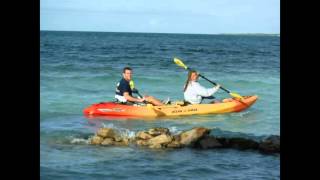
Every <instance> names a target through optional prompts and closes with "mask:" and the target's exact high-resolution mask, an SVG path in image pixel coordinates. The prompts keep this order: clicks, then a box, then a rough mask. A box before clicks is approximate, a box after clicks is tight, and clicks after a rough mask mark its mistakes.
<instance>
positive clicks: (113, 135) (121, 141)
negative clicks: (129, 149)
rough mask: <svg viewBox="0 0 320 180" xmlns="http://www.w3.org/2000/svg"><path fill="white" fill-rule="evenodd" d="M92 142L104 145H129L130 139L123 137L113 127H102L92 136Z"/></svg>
mask: <svg viewBox="0 0 320 180" xmlns="http://www.w3.org/2000/svg"><path fill="white" fill-rule="evenodd" d="M90 144H93V145H102V146H111V145H116V146H124V145H129V139H128V138H125V137H121V136H120V135H119V134H118V133H117V132H116V131H115V130H113V129H111V128H100V129H98V131H97V133H96V134H95V135H94V136H93V137H92V138H91V140H90Z"/></svg>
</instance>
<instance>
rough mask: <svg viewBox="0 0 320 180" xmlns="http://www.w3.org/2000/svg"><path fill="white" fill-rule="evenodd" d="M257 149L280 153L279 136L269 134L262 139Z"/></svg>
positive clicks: (264, 151)
mask: <svg viewBox="0 0 320 180" xmlns="http://www.w3.org/2000/svg"><path fill="white" fill-rule="evenodd" d="M259 150H260V151H261V152H263V153H280V136H276V135H271V136H269V137H267V138H266V139H264V140H262V142H261V143H260V145H259Z"/></svg>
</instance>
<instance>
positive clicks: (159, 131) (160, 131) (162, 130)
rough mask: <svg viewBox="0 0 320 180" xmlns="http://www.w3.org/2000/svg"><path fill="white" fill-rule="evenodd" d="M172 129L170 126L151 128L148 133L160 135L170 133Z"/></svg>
mask: <svg viewBox="0 0 320 180" xmlns="http://www.w3.org/2000/svg"><path fill="white" fill-rule="evenodd" d="M169 133H170V131H169V129H168V128H152V129H149V131H148V134H150V135H152V136H158V135H160V134H168V135H169Z"/></svg>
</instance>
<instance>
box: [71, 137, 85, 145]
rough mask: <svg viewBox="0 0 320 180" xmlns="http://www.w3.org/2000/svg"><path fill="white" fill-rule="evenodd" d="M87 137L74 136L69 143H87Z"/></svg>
mask: <svg viewBox="0 0 320 180" xmlns="http://www.w3.org/2000/svg"><path fill="white" fill-rule="evenodd" d="M89 139H90V138H89ZM89 139H83V138H74V139H71V141H70V143H71V144H89Z"/></svg>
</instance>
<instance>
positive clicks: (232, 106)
mask: <svg viewBox="0 0 320 180" xmlns="http://www.w3.org/2000/svg"><path fill="white" fill-rule="evenodd" d="M243 97H244V99H242V100H240V99H235V98H227V99H223V100H222V102H218V103H213V104H190V105H181V104H179V103H173V104H169V105H163V106H153V105H151V104H143V105H139V104H134V105H125V104H120V103H115V102H102V103H98V104H92V105H91V106H89V107H87V108H85V109H84V110H83V113H84V114H85V115H87V116H133V117H162V116H182V115H195V114H223V113H231V112H240V111H243V110H245V109H247V108H248V107H250V106H251V105H252V104H254V103H255V102H256V100H257V99H258V96H257V95H253V96H243Z"/></svg>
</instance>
